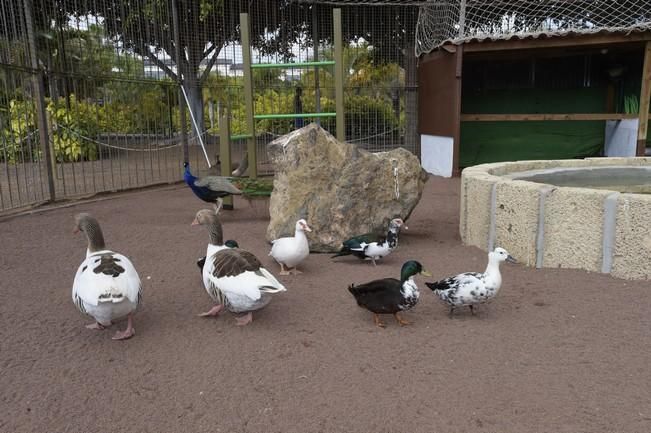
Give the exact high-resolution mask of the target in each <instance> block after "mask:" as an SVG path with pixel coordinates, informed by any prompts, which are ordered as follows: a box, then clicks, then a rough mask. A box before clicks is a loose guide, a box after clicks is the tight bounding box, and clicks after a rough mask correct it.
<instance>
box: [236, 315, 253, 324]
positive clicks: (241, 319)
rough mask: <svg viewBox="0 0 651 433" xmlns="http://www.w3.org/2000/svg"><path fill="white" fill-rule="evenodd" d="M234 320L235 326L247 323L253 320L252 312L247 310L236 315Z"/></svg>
mask: <svg viewBox="0 0 651 433" xmlns="http://www.w3.org/2000/svg"><path fill="white" fill-rule="evenodd" d="M235 321H236V322H237V326H245V325H248V324H249V323H251V322H253V313H251V312H250V311H249V312H248V313H246V314H245V315H244V316H240V317H236V318H235Z"/></svg>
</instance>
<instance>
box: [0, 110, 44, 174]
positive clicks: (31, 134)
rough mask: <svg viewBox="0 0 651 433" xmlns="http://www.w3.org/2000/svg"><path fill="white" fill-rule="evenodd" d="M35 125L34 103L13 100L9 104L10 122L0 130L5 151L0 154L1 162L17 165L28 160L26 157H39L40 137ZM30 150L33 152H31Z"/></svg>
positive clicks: (0, 143)
mask: <svg viewBox="0 0 651 433" xmlns="http://www.w3.org/2000/svg"><path fill="white" fill-rule="evenodd" d="M34 125H35V120H34V103H33V102H32V101H22V100H16V99H15V100H11V101H10V102H9V121H8V122H7V125H6V126H5V127H4V128H3V129H2V130H0V147H1V148H2V150H3V152H2V153H0V161H3V162H7V163H10V164H16V163H18V162H22V161H23V160H26V159H28V158H26V156H29V155H33V154H34V153H36V155H35V156H36V157H38V152H39V151H38V136H37V135H36V134H35V132H36V128H35V126H34ZM34 144H36V145H34ZM30 145H31V146H32V148H31V149H30ZM30 150H32V151H31V152H30Z"/></svg>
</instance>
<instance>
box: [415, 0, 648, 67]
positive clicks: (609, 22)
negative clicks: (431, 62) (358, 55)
mask: <svg viewBox="0 0 651 433" xmlns="http://www.w3.org/2000/svg"><path fill="white" fill-rule="evenodd" d="M646 29H651V0H621V1H613V0H512V1H500V0H498V1H495V0H493V1H490V0H456V1H455V0H447V1H445V0H434V1H430V2H428V4H427V5H425V6H421V7H420V11H419V16H418V24H417V26H416V40H417V44H416V55H421V54H424V53H429V52H430V51H432V50H433V49H434V48H436V47H438V46H440V45H442V44H443V43H444V42H446V41H451V42H454V43H459V42H463V41H467V40H469V39H472V38H478V39H485V38H491V39H507V38H510V37H512V36H514V35H517V36H535V35H539V34H548V35H560V34H564V33H568V32H577V33H596V32H599V31H639V30H646Z"/></svg>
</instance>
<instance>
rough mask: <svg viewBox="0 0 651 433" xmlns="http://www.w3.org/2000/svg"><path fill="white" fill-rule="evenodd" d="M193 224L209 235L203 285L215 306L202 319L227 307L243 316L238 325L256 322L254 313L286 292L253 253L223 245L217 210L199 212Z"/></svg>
mask: <svg viewBox="0 0 651 433" xmlns="http://www.w3.org/2000/svg"><path fill="white" fill-rule="evenodd" d="M192 225H205V226H207V227H208V230H209V234H210V243H209V244H208V249H207V251H206V262H205V264H204V266H203V283H204V286H205V288H206V291H207V292H208V294H209V295H210V297H211V298H212V300H213V302H215V305H214V306H213V307H212V308H211V309H210V310H209V311H207V312H205V313H202V314H201V316H216V315H218V314H219V313H220V312H221V311H222V310H223V309H224V307H226V308H227V309H228V310H229V311H230V312H232V313H235V314H241V316H239V317H237V318H236V322H237V324H238V325H240V326H242V325H246V324H248V323H251V321H252V320H253V311H256V310H259V309H261V308H263V307H265V306H266V305H267V304H268V303H269V302H270V301H271V294H273V293H278V292H284V291H285V290H287V289H286V288H285V286H283V285H282V284H281V283H280V282H279V281H278V280H277V279H276V278H275V277H274V276H273V275H272V274H271V273H270V272H269V271H268V270H266V269H265V268H264V267H263V266H262V264H261V263H260V261H259V260H258V259H257V258H256V257H255V256H254V255H253V254H251V253H250V252H248V251H244V250H242V249H240V248H229V247H227V246H225V245H223V243H222V242H223V234H222V227H221V222H220V221H219V217H218V215H217V213H216V212H215V211H212V210H209V209H202V210H200V211H199V212H197V214H196V216H195V219H194V221H193V222H192Z"/></svg>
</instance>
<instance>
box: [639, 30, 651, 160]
mask: <svg viewBox="0 0 651 433" xmlns="http://www.w3.org/2000/svg"><path fill="white" fill-rule="evenodd" d="M650 99H651V41H647V43H646V45H645V47H644V67H643V68H642V89H641V90H640V111H639V113H638V115H639V125H638V128H637V152H636V154H637V156H644V154H645V153H646V136H647V133H648V130H649V129H648V128H649V100H650Z"/></svg>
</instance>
